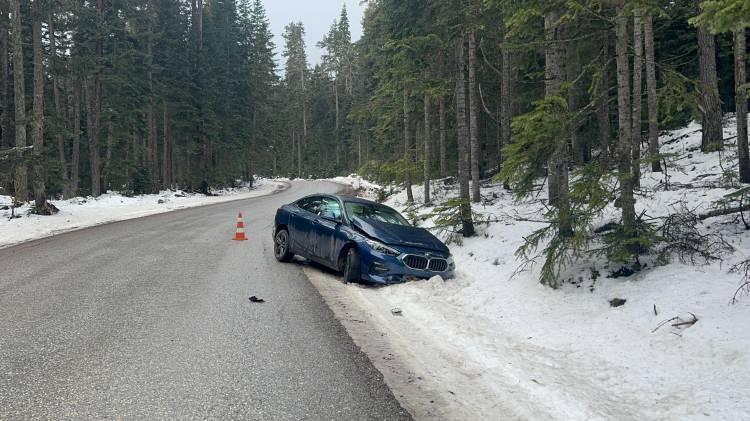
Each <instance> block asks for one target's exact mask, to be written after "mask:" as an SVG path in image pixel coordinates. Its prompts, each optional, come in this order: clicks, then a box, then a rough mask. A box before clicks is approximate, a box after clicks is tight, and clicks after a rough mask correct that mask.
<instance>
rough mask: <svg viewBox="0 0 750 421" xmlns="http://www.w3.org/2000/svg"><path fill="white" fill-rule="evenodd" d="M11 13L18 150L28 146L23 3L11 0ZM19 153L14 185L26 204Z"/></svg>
mask: <svg viewBox="0 0 750 421" xmlns="http://www.w3.org/2000/svg"><path fill="white" fill-rule="evenodd" d="M10 11H11V16H12V17H13V22H12V24H11V36H12V39H13V88H14V91H15V95H14V96H15V101H14V103H15V106H16V107H15V108H16V143H15V146H16V147H17V148H20V147H23V146H26V97H25V95H26V94H25V93H26V85H25V82H24V71H23V34H22V28H23V25H22V23H21V3H20V0H10ZM22 153H23V152H20V151H19V152H18V155H17V156H16V159H17V162H16V172H15V178H14V181H13V185H14V187H15V192H16V194H15V199H16V202H20V203H23V202H26V200H27V199H28V197H29V191H28V182H29V181H28V173H27V169H26V163H25V162H24V158H23V156H22V155H21V154H22Z"/></svg>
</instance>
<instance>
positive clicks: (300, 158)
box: [297, 133, 302, 178]
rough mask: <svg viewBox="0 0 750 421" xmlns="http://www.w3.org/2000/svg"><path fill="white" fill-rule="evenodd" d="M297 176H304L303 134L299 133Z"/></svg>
mask: <svg viewBox="0 0 750 421" xmlns="http://www.w3.org/2000/svg"><path fill="white" fill-rule="evenodd" d="M297 177H299V178H302V134H300V133H297Z"/></svg>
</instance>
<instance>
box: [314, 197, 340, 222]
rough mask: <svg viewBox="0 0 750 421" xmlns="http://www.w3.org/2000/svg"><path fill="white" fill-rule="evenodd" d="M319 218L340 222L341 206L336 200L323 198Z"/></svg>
mask: <svg viewBox="0 0 750 421" xmlns="http://www.w3.org/2000/svg"><path fill="white" fill-rule="evenodd" d="M319 215H320V216H323V217H326V218H331V219H335V220H339V221H340V220H341V204H340V203H339V201H338V200H336V199H331V198H329V197H324V198H323V206H322V209H321V213H320V214H319Z"/></svg>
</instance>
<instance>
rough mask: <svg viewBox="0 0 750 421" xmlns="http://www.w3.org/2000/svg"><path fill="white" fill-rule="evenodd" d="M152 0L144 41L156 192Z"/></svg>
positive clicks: (150, 166) (153, 185) (156, 154)
mask: <svg viewBox="0 0 750 421" xmlns="http://www.w3.org/2000/svg"><path fill="white" fill-rule="evenodd" d="M155 13H156V11H155V8H154V0H149V1H148V24H147V29H146V31H147V34H146V36H147V41H146V79H147V82H148V111H147V112H148V116H147V120H148V122H147V124H148V145H149V147H148V151H149V157H148V162H149V163H150V165H149V171H150V172H151V190H152V191H153V192H157V191H158V190H159V186H160V185H161V183H160V182H159V178H160V174H159V141H158V139H157V121H156V104H155V103H154V97H155V95H156V93H155V92H154V66H153V62H154V53H153V49H154V24H155V22H154V21H155V19H156V16H155Z"/></svg>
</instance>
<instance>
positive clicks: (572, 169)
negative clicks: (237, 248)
mask: <svg viewBox="0 0 750 421" xmlns="http://www.w3.org/2000/svg"><path fill="white" fill-rule="evenodd" d="M364 4H365V6H366V10H365V16H364V19H363V21H362V25H363V29H364V34H363V36H362V37H361V38H360V39H359V40H357V41H356V42H353V41H352V35H351V22H350V21H349V17H348V14H347V11H346V9H345V8H344V9H343V10H342V11H341V14H340V15H339V16H332V17H331V20H332V22H333V23H332V25H331V27H330V31H329V33H328V34H327V35H326V36H325V37H324V38H323V39H321V40H319V42H318V46H319V47H321V48H323V49H324V51H325V54H324V56H323V58H322V60H321V62H320V63H319V64H316V65H314V66H311V65H310V63H309V60H308V57H307V54H308V46H306V45H305V27H304V23H303V22H291V23H289V24H288V25H287V26H286V28H285V31H284V34H283V36H284V45H283V46H278V47H279V51H281V52H282V53H281V54H280V55H276V53H275V49H276V47H277V46H275V45H274V44H273V40H272V38H273V34H272V33H271V31H270V25H269V21H268V17H267V16H266V11H265V9H264V6H263V3H262V1H261V0H252V1H251V0H190V1H186V0H34V1H27V0H3V1H1V2H0V63H1V65H2V116H1V117H0V125H1V126H2V144H1V145H0V188H2V190H1V191H0V193H1V194H5V195H11V196H13V197H14V200H15V202H16V203H17V204H21V203H25V202H29V201H33V202H34V212H36V213H39V214H50V213H54V211H55V209H54V206H53V205H51V204H50V203H49V202H48V198H49V199H56V198H70V197H76V196H94V197H96V196H99V195H100V194H102V193H105V192H107V191H120V192H126V193H127V194H143V193H151V192H158V191H159V190H162V189H170V188H171V189H176V188H181V189H189V190H194V191H203V192H207V191H208V190H209V189H210V188H214V187H222V186H230V185H234V184H236V183H239V182H243V181H244V182H251V181H252V178H253V175H255V174H257V175H267V176H286V177H291V178H295V177H301V178H326V177H333V176H336V175H347V174H350V173H352V172H357V173H358V174H360V175H362V176H364V177H367V178H369V179H372V180H374V181H377V182H379V183H381V184H397V185H400V186H402V187H403V189H405V191H406V192H407V194H408V197H409V199H410V200H411V201H414V200H415V199H414V197H413V194H412V186H415V185H420V186H423V187H424V194H423V196H424V197H423V199H424V202H425V203H431V202H432V201H431V197H430V188H431V185H432V184H431V183H430V181H431V180H437V179H445V180H446V182H449V181H450V180H453V181H455V182H456V183H457V184H458V186H459V191H460V195H459V197H457V198H455V199H452V200H450V201H448V202H446V203H443V204H441V206H439V207H438V209H439V211H440V212H441V216H442V219H443V220H444V221H445V222H446V224H452V225H455V226H456V229H455V231H456V232H457V233H458V234H460V235H462V236H465V237H468V236H471V235H473V234H474V232H475V230H476V228H475V224H478V223H481V222H482V221H481V220H478V219H481V218H479V217H477V215H475V214H474V213H473V212H472V207H471V203H478V202H481V201H482V183H483V182H488V181H491V182H495V183H502V184H503V185H504V186H505V188H506V189H507V190H508V191H510V192H512V193H513V195H514V196H515V197H516V198H517V199H518V200H524V199H528V198H530V197H535V196H538V195H539V194H540V193H544V195H545V196H544V197H545V198H546V200H545V207H544V209H545V210H544V215H542V218H543V220H544V222H545V223H546V226H545V228H542V229H540V230H538V231H536V232H534V234H533V235H531V236H529V237H528V238H527V239H526V240H527V245H526V246H524V247H523V248H522V249H520V250H519V256H529V255H530V254H529V253H532V250H535V249H536V248H539V247H542V248H543V249H544V256H545V262H546V263H545V265H544V269H543V271H542V281H543V282H545V283H547V284H550V285H553V286H554V285H555V284H556V282H557V281H556V279H557V275H558V271H559V268H560V266H561V265H563V264H564V263H565V262H567V261H569V260H570V259H571V258H573V257H574V256H576V255H577V254H580V253H582V252H583V251H585V250H588V249H589V246H590V243H591V241H592V238H594V237H596V236H598V237H597V238H598V239H599V240H600V242H601V249H600V251H601V253H603V254H605V255H606V256H607V258H608V259H610V260H612V261H623V262H630V263H632V262H638V257H639V256H641V255H644V254H648V253H650V252H652V251H653V249H654V248H655V246H656V245H657V244H659V243H664V242H665V241H667V240H665V238H667V237H668V238H671V243H670V246H669V247H670V250H674V248H675V247H679V246H678V245H679V244H682V245H683V246H684V244H686V243H688V242H693V240H695V239H696V238H697V237H695V235H697V234H696V233H695V232H692V231H690V230H686V229H684V228H685V226H689V225H690V224H691V223H692V222H691V221H694V220H695V218H698V217H699V216H700V215H695V214H692V213H690V212H688V213H687V214H685V215H681V216H680V218H672V219H670V224H672V225H671V226H674V224H676V223H677V221H682V228H681V231H680V233H681V234H679V235H678V234H675V235H673V236H672V237H669V236H667V235H665V233H664V230H663V226H657V225H656V224H655V223H654V222H652V221H649V220H648V219H647V218H646V217H645V215H644V214H643V213H638V212H637V210H636V203H637V201H638V198H639V197H640V195H641V194H643V191H642V190H641V185H640V181H641V173H642V171H643V169H644V168H648V169H649V171H650V172H654V173H660V172H665V171H668V170H669V169H670V167H671V166H672V159H673V156H671V155H670V154H663V153H660V150H659V135H660V133H662V132H663V131H665V130H671V129H676V128H679V127H683V126H686V125H687V124H688V123H689V122H691V121H693V120H696V121H699V122H700V123H701V124H702V127H703V130H702V134H701V136H702V140H701V147H700V149H701V150H702V152H716V151H722V150H724V149H725V148H732V149H735V148H736V151H737V153H736V155H737V159H736V162H735V163H734V164H733V165H732V166H731V167H729V168H726V171H725V172H726V173H725V174H724V176H723V178H722V180H724V181H725V183H726V185H731V186H733V187H735V188H736V193H735V195H734V196H732V197H729V198H727V199H726V201H725V202H724V203H723V204H724V205H725V206H724V208H723V209H724V210H722V211H720V212H730V211H731V210H736V211H737V210H739V211H741V210H744V209H745V205H744V204H743V200H744V198H745V195H746V193H747V191H746V190H745V188H744V187H743V186H744V184H743V183H748V182H750V154H749V153H748V144H747V137H748V136H747V119H746V118H737V119H736V122H737V123H736V124H737V127H736V132H737V137H736V138H732V139H728V138H725V136H724V134H723V131H722V127H723V125H724V123H725V121H726V116H727V113H736V115H738V116H745V115H746V114H747V87H748V85H747V80H746V65H747V57H746V50H747V47H746V27H747V26H748V25H750V6H748V3H747V2H745V1H743V0H703V1H701V0H675V1H655V0H567V1H563V0H552V1H549V0H523V1H518V0H431V1H428V0H369V1H366V2H364ZM447 177H448V178H447ZM451 177H455V178H451ZM453 181H451V182H453ZM612 203H614V205H615V206H616V207H617V208H618V209H619V210H620V211H621V215H620V217H621V221H619V222H618V223H615V224H611V225H609V226H604V227H601V226H595V224H594V223H593V221H594V220H595V218H596V217H597V216H598V215H600V214H601V212H602V211H603V209H604V208H605V207H606V206H608V205H610V204H612ZM745 203H747V202H745ZM691 218H692V219H691ZM680 235H682V236H680ZM691 236H692V237H691ZM699 239H700V240H701V241H704V242H706V244H705V248H701V246H696V248H695V250H692V251H690V252H692V253H699V254H703V255H711V252H710V250H709V249H711V248H712V247H713V248H715V247H716V243H715V242H712V241H711V240H710V239H705V238H699ZM701 241H697V243H701ZM683 249H684V247H683ZM682 251H683V252H685V250H682Z"/></svg>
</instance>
